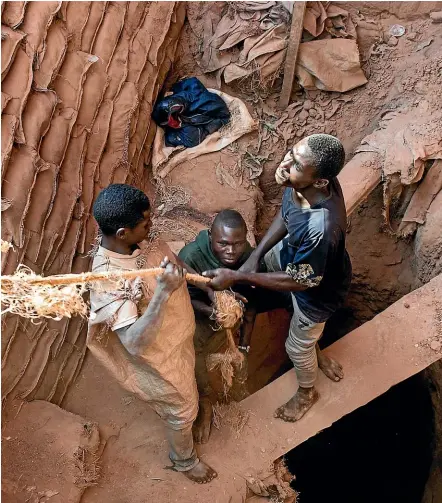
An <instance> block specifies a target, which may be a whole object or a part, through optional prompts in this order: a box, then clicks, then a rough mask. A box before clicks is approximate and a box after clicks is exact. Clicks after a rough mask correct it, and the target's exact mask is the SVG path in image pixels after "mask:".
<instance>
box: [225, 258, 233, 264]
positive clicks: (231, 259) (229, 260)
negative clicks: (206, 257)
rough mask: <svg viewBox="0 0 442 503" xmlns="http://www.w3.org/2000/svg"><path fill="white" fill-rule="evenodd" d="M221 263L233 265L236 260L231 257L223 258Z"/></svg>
mask: <svg viewBox="0 0 442 503" xmlns="http://www.w3.org/2000/svg"><path fill="white" fill-rule="evenodd" d="M223 261H224V262H225V263H226V264H234V263H235V262H236V259H235V258H232V257H223Z"/></svg>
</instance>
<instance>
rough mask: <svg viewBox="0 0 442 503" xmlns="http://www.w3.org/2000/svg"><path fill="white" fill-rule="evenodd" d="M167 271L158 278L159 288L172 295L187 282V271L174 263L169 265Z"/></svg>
mask: <svg viewBox="0 0 442 503" xmlns="http://www.w3.org/2000/svg"><path fill="white" fill-rule="evenodd" d="M165 269H166V270H165V271H164V273H163V274H161V276H158V288H160V289H161V290H162V291H163V292H164V293H168V294H171V293H173V292H174V291H175V290H177V289H178V288H179V287H180V286H181V285H182V284H183V282H184V281H185V276H186V270H185V269H183V268H182V267H180V266H178V265H175V264H172V263H168V264H167V265H166V268H165Z"/></svg>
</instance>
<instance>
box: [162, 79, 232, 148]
mask: <svg viewBox="0 0 442 503" xmlns="http://www.w3.org/2000/svg"><path fill="white" fill-rule="evenodd" d="M172 92H173V94H172V95H171V96H167V97H165V98H162V99H160V100H159V101H158V102H157V103H156V105H155V107H154V110H153V112H152V119H153V120H154V121H155V122H156V124H158V125H159V126H161V127H162V128H163V129H164V130H165V141H166V146H167V147H177V146H180V145H184V146H185V147H187V148H190V147H196V146H197V145H199V144H200V143H201V142H202V141H204V139H205V138H206V137H207V136H208V135H209V134H212V133H214V132H215V131H217V130H218V129H220V128H221V127H222V126H224V125H225V124H227V123H228V122H229V120H230V112H229V109H228V108H227V105H226V103H225V101H224V100H223V99H222V98H220V97H219V96H218V95H217V94H215V93H211V92H210V91H208V90H207V89H206V88H205V87H204V86H203V84H202V83H201V82H200V81H199V80H198V79H197V78H196V77H190V78H188V79H183V80H180V81H179V82H177V83H176V84H174V85H173V87H172Z"/></svg>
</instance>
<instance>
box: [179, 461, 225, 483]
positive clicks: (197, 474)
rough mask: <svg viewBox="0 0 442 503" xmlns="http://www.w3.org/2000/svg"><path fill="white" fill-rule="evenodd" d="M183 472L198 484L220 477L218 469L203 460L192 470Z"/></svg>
mask: <svg viewBox="0 0 442 503" xmlns="http://www.w3.org/2000/svg"><path fill="white" fill-rule="evenodd" d="M182 473H183V474H184V475H185V476H186V477H187V478H188V479H190V480H191V481H192V482H196V483H197V484H207V483H208V482H210V481H211V480H213V479H214V478H216V477H218V474H217V473H216V471H215V470H213V469H212V468H210V466H209V465H206V463H203V462H202V461H200V462H199V463H198V464H197V465H196V466H194V467H193V468H192V469H191V470H189V471H187V472H182Z"/></svg>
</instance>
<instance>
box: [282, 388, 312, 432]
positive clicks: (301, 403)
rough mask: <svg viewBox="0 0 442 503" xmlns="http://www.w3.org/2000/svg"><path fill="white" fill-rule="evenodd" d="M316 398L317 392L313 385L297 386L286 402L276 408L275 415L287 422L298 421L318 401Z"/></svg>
mask: <svg viewBox="0 0 442 503" xmlns="http://www.w3.org/2000/svg"><path fill="white" fill-rule="evenodd" d="M318 398H319V393H318V392H317V391H316V389H315V388H314V387H313V388H298V391H297V392H296V393H295V395H294V396H293V397H292V398H290V400H289V401H288V402H287V403H285V404H284V405H282V406H281V407H278V408H277V409H276V411H275V417H277V418H279V419H282V420H283V421H287V422H289V423H293V422H295V421H299V419H301V417H303V416H304V415H305V413H306V412H307V411H308V410H309V409H310V408H311V407H312V406H313V405H314V404H315V403H316V402H317V401H318Z"/></svg>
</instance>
